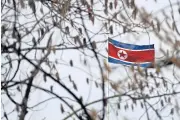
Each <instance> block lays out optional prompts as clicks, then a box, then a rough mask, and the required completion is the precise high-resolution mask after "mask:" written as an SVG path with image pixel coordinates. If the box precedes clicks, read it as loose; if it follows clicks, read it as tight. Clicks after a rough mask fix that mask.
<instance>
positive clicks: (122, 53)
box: [117, 50, 128, 60]
mask: <svg viewBox="0 0 180 120" xmlns="http://www.w3.org/2000/svg"><path fill="white" fill-rule="evenodd" d="M117 55H118V57H119V58H120V59H122V60H125V59H126V58H127V57H128V54H127V52H126V51H124V50H119V51H118V52H117Z"/></svg>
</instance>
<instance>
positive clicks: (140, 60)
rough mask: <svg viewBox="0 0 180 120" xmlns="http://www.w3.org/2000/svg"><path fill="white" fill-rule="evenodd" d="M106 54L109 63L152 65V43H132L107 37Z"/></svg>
mask: <svg viewBox="0 0 180 120" xmlns="http://www.w3.org/2000/svg"><path fill="white" fill-rule="evenodd" d="M108 55H109V56H108V61H109V62H111V63H116V64H124V65H130V66H140V67H153V65H154V56H155V55H154V44H150V45H133V44H127V43H122V42H118V41H115V40H112V39H109V41H108Z"/></svg>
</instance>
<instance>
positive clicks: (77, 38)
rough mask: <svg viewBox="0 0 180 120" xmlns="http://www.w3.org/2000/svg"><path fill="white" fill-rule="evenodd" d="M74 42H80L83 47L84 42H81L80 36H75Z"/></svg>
mask: <svg viewBox="0 0 180 120" xmlns="http://www.w3.org/2000/svg"><path fill="white" fill-rule="evenodd" d="M74 42H75V43H76V42H78V43H79V45H80V46H82V45H83V44H82V42H81V40H80V38H79V36H75V37H74Z"/></svg>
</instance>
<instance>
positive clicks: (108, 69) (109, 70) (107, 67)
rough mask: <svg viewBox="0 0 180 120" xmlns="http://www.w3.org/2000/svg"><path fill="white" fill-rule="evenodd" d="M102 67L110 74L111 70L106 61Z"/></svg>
mask: <svg viewBox="0 0 180 120" xmlns="http://www.w3.org/2000/svg"><path fill="white" fill-rule="evenodd" d="M104 67H105V69H106V70H107V71H108V72H109V73H110V72H111V68H110V66H109V65H108V63H107V62H106V60H104Z"/></svg>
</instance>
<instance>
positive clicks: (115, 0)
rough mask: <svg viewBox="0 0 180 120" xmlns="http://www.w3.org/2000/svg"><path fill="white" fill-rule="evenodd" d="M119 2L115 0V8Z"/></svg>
mask: <svg viewBox="0 0 180 120" xmlns="http://www.w3.org/2000/svg"><path fill="white" fill-rule="evenodd" d="M117 4H118V1H117V0H114V7H115V9H116V7H117Z"/></svg>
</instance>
